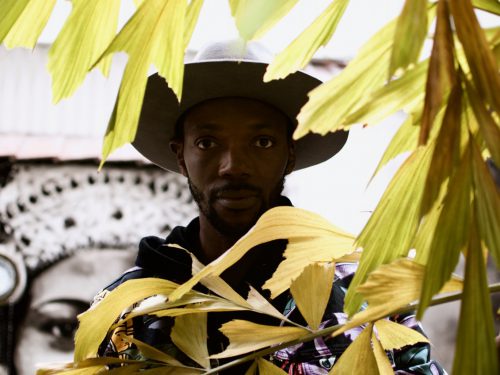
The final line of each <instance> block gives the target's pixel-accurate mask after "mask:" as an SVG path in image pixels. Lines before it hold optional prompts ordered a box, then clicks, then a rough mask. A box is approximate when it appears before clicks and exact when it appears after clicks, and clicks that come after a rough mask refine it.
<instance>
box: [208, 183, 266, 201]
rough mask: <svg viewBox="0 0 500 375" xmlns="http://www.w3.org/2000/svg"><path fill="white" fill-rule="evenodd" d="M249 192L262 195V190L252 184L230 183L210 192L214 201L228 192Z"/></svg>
mask: <svg viewBox="0 0 500 375" xmlns="http://www.w3.org/2000/svg"><path fill="white" fill-rule="evenodd" d="M242 190H244V191H247V192H253V193H255V195H262V190H261V189H260V188H258V187H257V186H254V185H252V184H248V183H235V182H228V183H225V184H224V185H221V186H218V187H215V188H213V189H212V190H211V191H210V197H211V198H212V199H215V198H218V197H220V196H221V195H223V194H224V193H227V192H237V191H242Z"/></svg>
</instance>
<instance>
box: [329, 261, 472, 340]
mask: <svg viewBox="0 0 500 375" xmlns="http://www.w3.org/2000/svg"><path fill="white" fill-rule="evenodd" d="M424 274H425V266H423V265H421V264H418V263H416V262H415V261H412V260H410V259H398V260H395V261H393V262H392V263H390V264H385V265H382V266H380V267H379V268H377V269H376V270H375V271H373V272H371V273H370V275H369V277H368V279H367V280H366V282H365V283H364V284H362V285H360V286H359V287H358V289H357V290H358V292H359V293H360V294H361V295H362V296H364V297H365V299H366V300H367V302H368V307H367V309H366V310H363V311H360V312H358V313H357V314H355V315H354V316H353V317H352V318H351V319H350V320H349V321H348V322H347V323H346V324H345V325H344V326H343V327H342V328H340V329H339V330H337V331H335V332H334V333H333V334H332V336H333V337H334V336H338V335H339V334H341V333H342V332H345V331H347V330H349V329H351V328H354V327H358V326H360V325H362V324H365V323H367V322H372V321H376V320H379V319H382V318H385V317H386V316H389V315H391V314H392V313H394V311H396V310H398V309H400V308H402V307H405V306H408V304H410V303H411V302H414V301H416V300H417V299H418V297H419V296H420V293H421V290H422V282H423V280H424ZM461 287H462V282H461V281H460V280H458V279H456V278H452V279H451V280H450V281H448V282H447V283H446V284H445V285H444V287H443V288H442V290H441V291H440V292H441V293H447V292H452V291H459V290H460V289H461Z"/></svg>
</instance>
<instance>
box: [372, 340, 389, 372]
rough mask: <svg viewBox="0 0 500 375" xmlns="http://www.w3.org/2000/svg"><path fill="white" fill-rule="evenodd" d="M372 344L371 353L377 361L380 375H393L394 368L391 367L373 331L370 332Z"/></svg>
mask: <svg viewBox="0 0 500 375" xmlns="http://www.w3.org/2000/svg"><path fill="white" fill-rule="evenodd" d="M372 345H373V355H374V356H375V360H376V361H377V366H378V371H379V374H381V375H393V374H394V370H393V369H392V365H391V362H389V358H387V354H386V353H385V351H384V348H382V345H381V344H380V341H378V339H377V336H376V335H375V332H372Z"/></svg>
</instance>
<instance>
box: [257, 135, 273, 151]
mask: <svg viewBox="0 0 500 375" xmlns="http://www.w3.org/2000/svg"><path fill="white" fill-rule="evenodd" d="M254 144H255V146H257V147H260V148H269V147H272V146H273V145H274V141H273V139H272V138H269V137H259V138H257V139H256V140H255V143H254Z"/></svg>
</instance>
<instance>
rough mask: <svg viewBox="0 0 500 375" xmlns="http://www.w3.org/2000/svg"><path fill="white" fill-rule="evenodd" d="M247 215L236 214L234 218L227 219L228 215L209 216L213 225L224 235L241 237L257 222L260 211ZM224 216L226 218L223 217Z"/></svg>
mask: <svg viewBox="0 0 500 375" xmlns="http://www.w3.org/2000/svg"><path fill="white" fill-rule="evenodd" d="M245 216H247V215H244V214H243V213H242V215H240V216H235V217H233V218H232V220H227V219H225V218H226V216H220V215H210V216H209V217H208V220H209V222H210V223H211V224H212V226H213V227H214V228H215V229H216V230H217V231H218V232H219V233H220V234H222V235H224V236H226V237H230V238H234V239H239V238H240V237H241V236H243V235H244V234H246V233H247V232H248V231H249V230H250V229H251V228H252V227H253V226H254V225H255V223H256V222H257V220H258V219H259V217H260V213H257V214H255V215H252V216H249V217H245ZM223 217H224V219H223Z"/></svg>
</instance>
